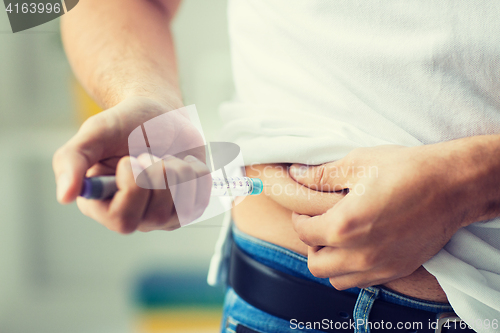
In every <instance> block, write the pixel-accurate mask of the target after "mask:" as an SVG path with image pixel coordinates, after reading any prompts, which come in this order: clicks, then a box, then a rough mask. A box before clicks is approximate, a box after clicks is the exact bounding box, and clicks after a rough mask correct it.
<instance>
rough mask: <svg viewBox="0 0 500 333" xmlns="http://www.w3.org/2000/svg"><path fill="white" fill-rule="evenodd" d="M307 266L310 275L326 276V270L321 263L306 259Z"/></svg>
mask: <svg viewBox="0 0 500 333" xmlns="http://www.w3.org/2000/svg"><path fill="white" fill-rule="evenodd" d="M307 267H308V268H309V271H310V272H311V274H312V275H314V276H315V277H318V278H326V277H327V275H326V272H325V269H324V268H323V267H321V265H318V264H317V263H315V262H314V261H313V260H308V262H307Z"/></svg>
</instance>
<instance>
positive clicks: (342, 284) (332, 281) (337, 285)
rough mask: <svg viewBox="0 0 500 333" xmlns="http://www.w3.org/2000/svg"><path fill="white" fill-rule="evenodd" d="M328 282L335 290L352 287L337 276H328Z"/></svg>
mask: <svg viewBox="0 0 500 333" xmlns="http://www.w3.org/2000/svg"><path fill="white" fill-rule="evenodd" d="M330 284H331V285H332V286H333V287H334V288H335V289H337V290H345V289H349V288H352V287H353V286H352V285H350V284H348V283H345V282H344V281H341V280H340V279H337V278H330Z"/></svg>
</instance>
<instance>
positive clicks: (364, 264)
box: [356, 254, 377, 271]
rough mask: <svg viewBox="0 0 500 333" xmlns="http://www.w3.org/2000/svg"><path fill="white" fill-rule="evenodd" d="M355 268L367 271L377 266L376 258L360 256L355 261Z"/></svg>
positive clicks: (369, 255) (371, 255)
mask: <svg viewBox="0 0 500 333" xmlns="http://www.w3.org/2000/svg"><path fill="white" fill-rule="evenodd" d="M356 262H357V265H356V266H357V268H358V269H359V270H361V271H368V270H370V269H372V268H374V267H375V266H376V264H377V260H376V257H375V256H374V255H373V254H362V255H360V256H359V257H358V258H357V259H356Z"/></svg>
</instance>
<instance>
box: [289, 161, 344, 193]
mask: <svg viewBox="0 0 500 333" xmlns="http://www.w3.org/2000/svg"><path fill="white" fill-rule="evenodd" d="M340 163H341V162H340V161H336V162H331V163H326V164H321V165H316V166H307V165H304V164H292V165H291V166H290V168H289V172H290V176H291V177H292V178H293V179H294V180H295V181H296V182H297V183H299V184H302V185H304V186H307V187H309V188H311V189H314V190H316V191H322V192H337V191H342V190H343V189H347V188H348V187H349V186H348V185H349V184H348V181H349V179H350V177H349V176H350V175H349V172H347V173H346V172H345V171H346V170H344V169H343V168H341V165H340ZM347 171H348V170H347Z"/></svg>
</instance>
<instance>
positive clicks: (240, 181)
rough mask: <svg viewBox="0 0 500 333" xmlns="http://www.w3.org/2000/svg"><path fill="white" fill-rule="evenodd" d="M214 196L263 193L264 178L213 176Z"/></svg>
mask: <svg viewBox="0 0 500 333" xmlns="http://www.w3.org/2000/svg"><path fill="white" fill-rule="evenodd" d="M212 181H213V182H212V193H211V195H213V196H247V195H255V194H260V193H262V190H263V188H264V187H263V185H262V180H260V179H258V178H249V177H227V178H222V177H213V178H212Z"/></svg>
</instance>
